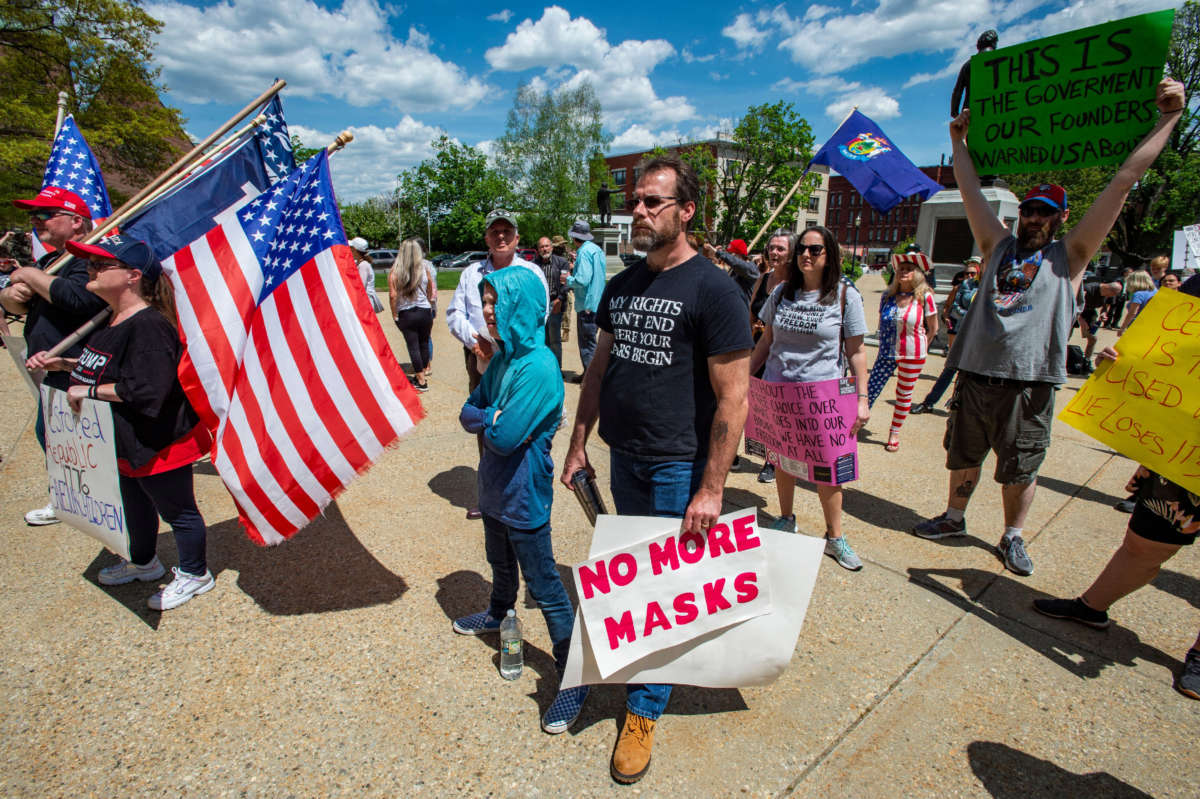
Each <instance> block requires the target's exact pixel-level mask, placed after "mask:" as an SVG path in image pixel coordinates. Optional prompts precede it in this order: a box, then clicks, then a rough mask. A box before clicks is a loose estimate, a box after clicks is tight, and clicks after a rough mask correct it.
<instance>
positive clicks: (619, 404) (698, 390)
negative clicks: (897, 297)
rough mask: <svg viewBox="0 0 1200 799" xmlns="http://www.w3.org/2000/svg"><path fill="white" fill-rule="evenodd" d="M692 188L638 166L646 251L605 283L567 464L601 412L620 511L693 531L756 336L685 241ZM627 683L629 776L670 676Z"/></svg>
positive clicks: (717, 488)
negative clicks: (663, 682)
mask: <svg viewBox="0 0 1200 799" xmlns="http://www.w3.org/2000/svg"><path fill="white" fill-rule="evenodd" d="M699 193H700V189H699V182H698V181H697V179H696V175H695V173H694V172H693V171H692V169H691V168H690V167H688V166H687V165H685V164H684V163H683V162H681V161H680V160H679V159H677V158H657V159H654V160H652V161H650V162H649V163H647V164H646V165H645V168H644V169H643V170H642V177H641V179H640V180H638V184H637V189H636V192H635V194H634V207H633V235H632V242H633V246H634V247H635V248H637V249H638V250H641V251H643V252H646V253H647V255H646V257H645V258H644V259H643V260H641V261H638V262H636V263H634V264H633V265H632V266H630V267H629V268H628V269H626V270H625V271H624V272H621V273H620V274H619V275H617V276H616V277H614V278H613V279H612V280H610V281H609V282H608V285H607V286H606V287H605V289H604V294H603V296H602V297H601V300H600V307H599V309H598V311H597V313H596V323H597V326H598V327H599V330H600V332H599V339H598V343H597V346H596V354H595V357H594V358H593V360H592V364H591V366H590V367H589V368H588V369H587V371H586V372H585V373H584V379H583V388H582V393H581V394H580V398H579V408H578V411H577V412H576V415H575V426H574V429H573V431H572V435H571V446H570V450H569V451H568V453H567V457H566V461H565V463H564V468H563V475H562V480H563V482H564V483H566V484H567V485H568V487H569V486H570V485H571V477H572V475H574V474H575V473H576V472H577V471H578V470H580V469H586V470H588V471H589V472H591V465H590V464H589V463H588V457H587V451H586V445H587V439H588V435H589V433H590V432H591V429H592V426H593V425H594V424H595V423H596V421H597V418H599V422H600V437H601V438H603V439H604V441H605V442H606V443H607V444H608V446H609V448H610V451H611V468H610V472H611V479H612V494H613V501H614V502H615V504H616V508H617V513H619V514H621V515H625V516H665V517H673V518H682V520H683V522H682V524H681V529H683V530H694V531H698V532H699V531H704V530H707V529H708V528H709V527H711V526H712V525H713V524H714V523H715V522H716V521H717V517H718V516H720V514H721V499H722V493H723V491H724V488H725V477H726V475H727V474H728V473H729V466H730V464H731V463H732V462H733V456H734V453H735V452H736V450H737V444H738V440H739V439H740V438H741V434H742V428H743V427H744V425H745V422H746V411H747V399H746V396H747V392H748V390H749V382H750V371H749V369H750V349H751V347H752V342H751V338H750V315H749V311H748V309H747V307H746V301H745V299H744V297H743V295H742V292H741V290H740V289H739V288H738V286H737V284H736V283H734V282H733V281H731V280H730V279H729V278H728V276H726V275H725V274H724V273H723V272H722V271H721V270H720V269H718V268H717V267H716V266H714V265H713V264H712V262H710V261H708V260H707V259H705V258H703V257H702V256H700V255H698V254H697V253H696V251H695V250H694V249H692V247H690V246H689V245H688V243H687V237H686V235H687V228H688V224H689V223H690V222H691V219H692V217H693V216H694V215H695V213H696V200H697V198H698V196H699ZM628 694H629V696H628V700H627V702H626V715H625V724H624V726H623V728H622V730H621V735H620V738H619V739H618V740H617V746H616V748H615V749H614V751H613V756H612V765H611V773H612V776H613V778H614V779H616V780H617V781H619V782H624V783H630V782H636V781H637V780H639V779H641V777H642V775H644V774H645V773H646V770H647V769H648V768H649V767H650V751H651V746H652V744H653V741H654V725H655V721H656V720H657V719H658V717H659V716H660V715H661V714H662V712H663V711H664V710H665V709H666V706H667V700H668V699H669V698H670V696H671V686H669V685H629V686H628Z"/></svg>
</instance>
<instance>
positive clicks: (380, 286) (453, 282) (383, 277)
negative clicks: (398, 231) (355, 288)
mask: <svg viewBox="0 0 1200 799" xmlns="http://www.w3.org/2000/svg"><path fill="white" fill-rule="evenodd" d="M460 275H462V272H461V271H459V270H455V271H453V272H438V273H437V287H438V291H447V290H448V291H454V289H456V288H458V278H459V276H460ZM387 276H388V273H387V272H376V273H375V291H376V292H377V293H378V294H379V296H380V297H381V298H382V299H383V300H384V302H385V303H386V302H387V290H388V286H387Z"/></svg>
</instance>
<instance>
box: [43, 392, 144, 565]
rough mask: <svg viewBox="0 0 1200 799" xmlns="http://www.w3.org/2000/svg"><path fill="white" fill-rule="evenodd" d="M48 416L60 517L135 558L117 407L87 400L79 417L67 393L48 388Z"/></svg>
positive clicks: (49, 468) (49, 458)
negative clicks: (120, 465)
mask: <svg viewBox="0 0 1200 799" xmlns="http://www.w3.org/2000/svg"><path fill="white" fill-rule="evenodd" d="M42 413H43V417H44V420H45V423H46V472H47V473H48V474H49V477H50V502H51V503H52V504H53V505H54V510H55V513H56V514H57V516H58V518H60V519H62V520H63V521H64V522H66V523H67V524H69V525H71V526H72V527H74V528H75V529H76V530H79V531H80V532H83V533H87V534H88V535H90V536H92V537H93V538H95V539H96V540H98V541H99V542H100V543H101V544H104V546H106V547H108V548H109V549H110V550H112V551H113V552H115V553H117V554H118V555H120V556H121V557H123V558H125V559H126V560H129V531H128V530H127V529H126V527H125V506H124V505H123V504H122V502H121V485H120V482H119V481H118V477H117V450H116V445H115V443H114V440H113V432H114V431H113V418H112V408H111V407H109V404H108V403H107V402H100V401H98V400H89V399H85V400H84V401H83V405H82V407H81V408H80V411H79V413H78V414H76V413H75V412H74V411H72V410H71V406H70V405H68V404H67V392H65V391H60V390H59V389H55V388H51V387H50V386H46V385H43V386H42Z"/></svg>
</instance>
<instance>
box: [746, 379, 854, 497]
mask: <svg viewBox="0 0 1200 799" xmlns="http://www.w3.org/2000/svg"><path fill="white" fill-rule="evenodd" d="M857 414H858V390H857V387H856V386H855V384H854V378H843V379H840V380H822V381H820V382H816V383H771V382H768V381H766V380H759V379H757V378H754V377H752V378H750V413H749V414H748V415H747V416H746V437H747V438H752V439H755V440H756V441H760V442H762V444H763V445H764V446H765V447H766V449H767V453H768V457H769V458H770V459H771V460H772V461H777V462H778V464H779V468H781V469H783V470H784V471H785V472H787V473H788V474H790V475H794V476H796V477H800V478H803V479H806V480H809V481H810V482H813V483H825V484H827V485H841V484H842V483H849V482H850V481H852V480H857V479H858V438H857V437H856V436H853V435H851V433H850V428H851V426H853V424H854V420H855V418H856V416H857Z"/></svg>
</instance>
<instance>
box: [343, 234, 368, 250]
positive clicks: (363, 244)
mask: <svg viewBox="0 0 1200 799" xmlns="http://www.w3.org/2000/svg"><path fill="white" fill-rule="evenodd" d="M346 244H348V245H350V247H351V248H353V249H355V250H358V251H359V252H366V251H367V250H369V249H371V245H369V244H367V240H366V239H364V238H363V237H362V236H355V237H354V238H352V239H350V241H348V242H346Z"/></svg>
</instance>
